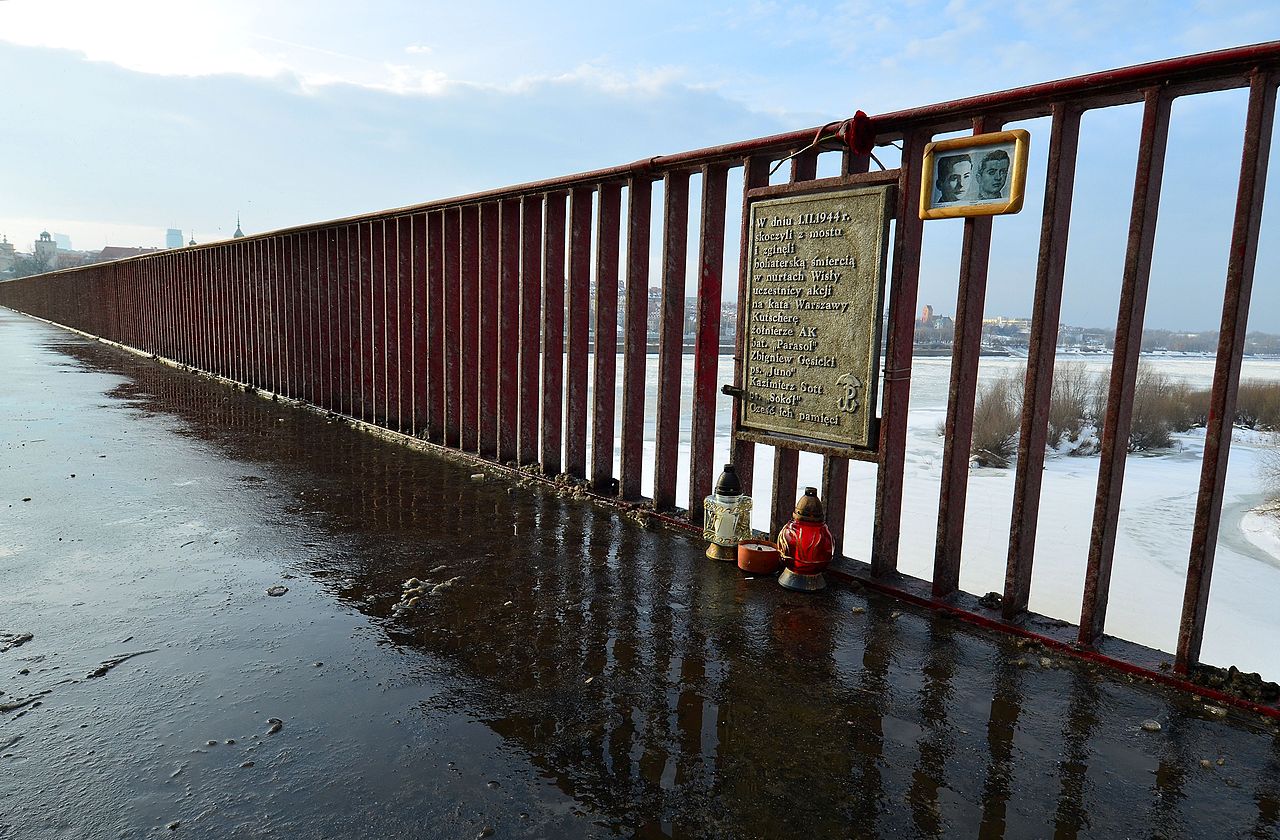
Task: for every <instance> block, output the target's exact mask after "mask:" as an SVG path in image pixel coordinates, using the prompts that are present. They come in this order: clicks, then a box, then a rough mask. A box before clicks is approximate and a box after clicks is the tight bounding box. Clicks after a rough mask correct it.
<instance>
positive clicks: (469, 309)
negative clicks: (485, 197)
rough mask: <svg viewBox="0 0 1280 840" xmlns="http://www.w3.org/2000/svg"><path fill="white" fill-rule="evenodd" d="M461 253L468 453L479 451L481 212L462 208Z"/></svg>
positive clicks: (463, 435) (464, 417)
mask: <svg viewBox="0 0 1280 840" xmlns="http://www.w3.org/2000/svg"><path fill="white" fill-rule="evenodd" d="M459 212H460V213H461V214H462V240H461V247H462V252H461V255H460V257H459V259H460V260H461V263H460V265H461V270H462V323H461V325H460V326H461V330H460V332H461V338H462V355H461V364H460V365H459V368H458V369H459V370H460V371H461V380H460V385H459V387H460V389H461V392H462V393H461V411H462V421H461V441H460V446H461V448H462V449H464V450H466V451H468V452H476V451H478V450H479V439H480V428H479V426H480V423H481V422H482V421H485V420H487V419H488V418H482V417H481V416H480V400H479V390H480V388H481V384H480V365H479V361H480V329H479V328H480V208H479V207H476V206H470V207H463V208H462V209H461V210H460V211H459Z"/></svg>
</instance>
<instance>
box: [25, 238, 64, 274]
mask: <svg viewBox="0 0 1280 840" xmlns="http://www.w3.org/2000/svg"><path fill="white" fill-rule="evenodd" d="M31 253H32V254H34V255H35V258H36V264H37V265H38V266H39V268H40V270H41V271H53V270H54V269H56V268H57V267H58V243H57V242H55V241H53V236H52V235H50V233H49V231H47V230H43V231H41V232H40V238H39V239H37V240H36V241H35V242H34V243H32V251H31Z"/></svg>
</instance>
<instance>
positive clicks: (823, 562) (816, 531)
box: [778, 487, 835, 592]
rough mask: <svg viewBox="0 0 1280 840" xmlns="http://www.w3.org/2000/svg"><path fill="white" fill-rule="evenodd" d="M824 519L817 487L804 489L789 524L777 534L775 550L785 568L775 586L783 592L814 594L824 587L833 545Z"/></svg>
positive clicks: (833, 551)
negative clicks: (779, 587)
mask: <svg viewBox="0 0 1280 840" xmlns="http://www.w3.org/2000/svg"><path fill="white" fill-rule="evenodd" d="M825 519H826V517H825V514H824V511H823V509H822V501H821V500H820V499H819V498H818V488H816V487H806V488H804V495H803V496H801V497H800V499H799V501H797V502H796V509H795V512H794V513H793V514H791V521H790V522H788V523H787V524H786V525H785V526H783V528H782V530H781V531H779V532H778V550H779V551H780V552H782V562H783V564H784V565H785V566H786V568H785V569H783V570H782V574H781V575H779V577H778V583H779V584H781V585H782V586H785V587H786V588H787V589H795V590H798V591H801V592H815V591H817V590H819V589H824V588H825V587H826V585H827V579H826V576H825V575H823V572H824V571H826V569H827V567H828V566H830V565H831V558H832V556H833V555H834V554H835V543H834V541H833V540H832V538H831V530H830V529H829V528H827V525H826V522H825Z"/></svg>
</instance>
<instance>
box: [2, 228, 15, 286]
mask: <svg viewBox="0 0 1280 840" xmlns="http://www.w3.org/2000/svg"><path fill="white" fill-rule="evenodd" d="M14 254H15V250H14V247H13V243H12V242H10V241H9V237H7V236H5V237H3V241H0V277H9V276H10V275H12V274H13V261H14Z"/></svg>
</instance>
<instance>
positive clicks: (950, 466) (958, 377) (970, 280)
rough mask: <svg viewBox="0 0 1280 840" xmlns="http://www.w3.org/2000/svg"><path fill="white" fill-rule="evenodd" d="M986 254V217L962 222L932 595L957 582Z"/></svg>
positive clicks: (980, 124)
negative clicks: (962, 238)
mask: <svg viewBox="0 0 1280 840" xmlns="http://www.w3.org/2000/svg"><path fill="white" fill-rule="evenodd" d="M999 128H1000V123H999V122H998V121H996V120H994V119H992V118H990V117H976V118H974V120H973V133H974V134H985V133H986V132H989V131H997V130H999ZM990 256H991V217H990V216H970V217H969V218H967V219H965V220H964V244H963V246H962V248H961V252H960V282H959V284H958V289H957V291H956V317H955V339H954V341H953V342H952V350H951V384H950V387H949V388H948V391H947V419H946V423H945V437H944V439H943V441H944V442H943V451H942V490H941V492H940V494H939V497H938V536H937V543H936V546H935V549H934V555H933V595H934V597H935V598H945V597H947V596H949V595H951V594H952V593H954V592H955V591H956V590H957V589H958V588H959V586H960V554H961V547H962V545H963V541H964V508H965V500H966V497H967V494H968V489H969V458H970V450H971V449H972V444H973V410H974V404H975V401H976V400H977V394H978V358H979V356H980V355H981V354H982V310H983V307H984V305H985V302H986V297H987V266H988V264H989V262H990Z"/></svg>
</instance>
